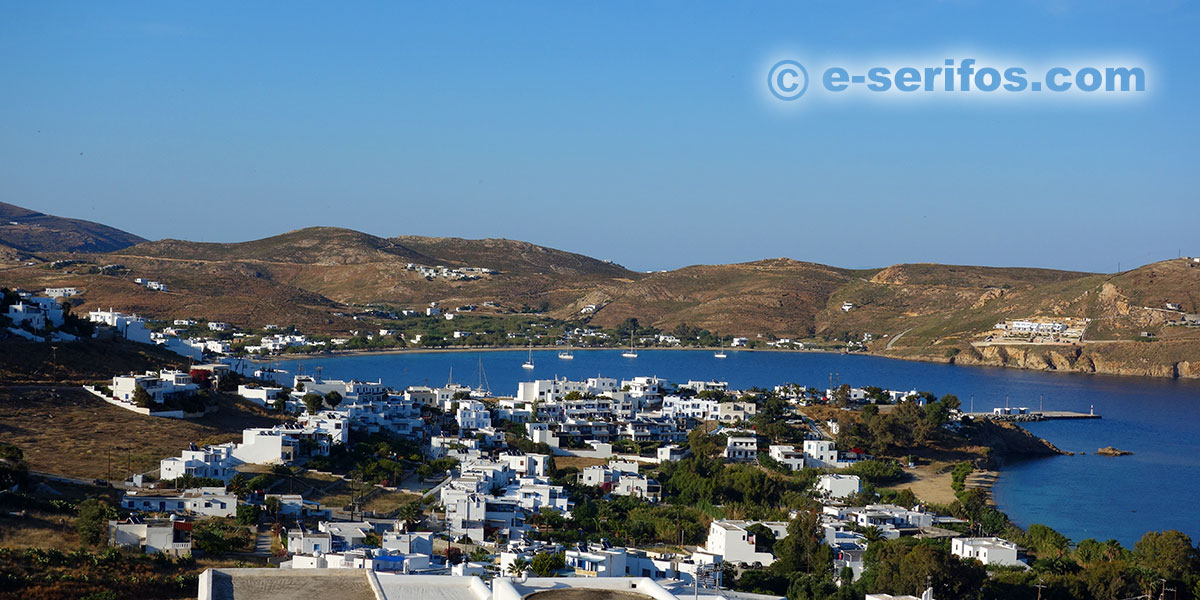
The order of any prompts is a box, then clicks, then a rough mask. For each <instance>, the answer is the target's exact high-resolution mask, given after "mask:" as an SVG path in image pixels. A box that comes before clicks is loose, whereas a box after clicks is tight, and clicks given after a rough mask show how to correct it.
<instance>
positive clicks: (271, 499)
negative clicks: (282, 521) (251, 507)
mask: <svg viewBox="0 0 1200 600" xmlns="http://www.w3.org/2000/svg"><path fill="white" fill-rule="evenodd" d="M263 506H265V507H266V509H267V512H269V513H271V516H273V517H275V520H276V521H278V520H279V511H281V510H283V501H282V500H280V499H279V496H267V499H266V500H263Z"/></svg>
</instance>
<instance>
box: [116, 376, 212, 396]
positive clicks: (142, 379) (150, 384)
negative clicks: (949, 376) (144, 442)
mask: <svg viewBox="0 0 1200 600" xmlns="http://www.w3.org/2000/svg"><path fill="white" fill-rule="evenodd" d="M139 387H140V388H142V389H143V390H145V391H146V393H147V394H149V395H150V397H151V399H153V400H154V403H155V404H162V403H163V401H165V400H166V399H167V398H170V397H173V396H190V395H192V394H194V393H195V392H196V390H198V389H199V386H198V385H196V384H194V383H192V376H191V375H190V374H188V373H185V372H183V371H171V370H166V369H164V370H162V371H159V372H157V373H155V372H154V371H146V373H145V374H144V375H118V376H116V377H113V379H112V392H113V396H112V397H113V399H114V400H119V401H121V402H125V403H127V404H133V403H134V401H133V396H134V394H135V393H137V389H138V388H139Z"/></svg>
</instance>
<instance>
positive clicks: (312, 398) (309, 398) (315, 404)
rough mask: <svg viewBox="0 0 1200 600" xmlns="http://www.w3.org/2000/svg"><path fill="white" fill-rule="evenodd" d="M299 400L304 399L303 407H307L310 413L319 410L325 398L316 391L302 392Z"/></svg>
mask: <svg viewBox="0 0 1200 600" xmlns="http://www.w3.org/2000/svg"><path fill="white" fill-rule="evenodd" d="M301 400H303V401H304V407H305V408H307V409H308V414H310V415H312V414H316V413H318V412H320V410H321V408H322V407H323V406H324V405H325V398H324V397H323V396H321V395H320V394H318V393H316V392H309V393H307V394H304V397H303V398H301Z"/></svg>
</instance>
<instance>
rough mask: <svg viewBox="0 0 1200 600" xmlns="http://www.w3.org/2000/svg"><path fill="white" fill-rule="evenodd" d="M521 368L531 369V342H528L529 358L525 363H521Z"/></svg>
mask: <svg viewBox="0 0 1200 600" xmlns="http://www.w3.org/2000/svg"><path fill="white" fill-rule="evenodd" d="M521 368H522V369H532V368H533V342H530V343H529V360H527V361H525V364H523V365H521Z"/></svg>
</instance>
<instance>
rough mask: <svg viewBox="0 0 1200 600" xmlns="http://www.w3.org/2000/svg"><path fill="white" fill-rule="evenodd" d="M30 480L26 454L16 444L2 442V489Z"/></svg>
mask: <svg viewBox="0 0 1200 600" xmlns="http://www.w3.org/2000/svg"><path fill="white" fill-rule="evenodd" d="M28 480H29V464H28V463H26V462H25V454H24V453H23V452H21V449H20V448H18V447H17V446H16V445H14V444H5V443H0V489H9V488H12V487H13V486H21V485H24V484H25V482H26V481H28Z"/></svg>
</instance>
